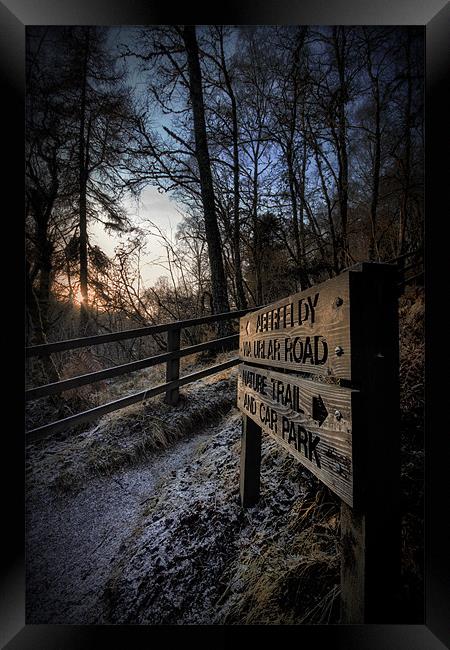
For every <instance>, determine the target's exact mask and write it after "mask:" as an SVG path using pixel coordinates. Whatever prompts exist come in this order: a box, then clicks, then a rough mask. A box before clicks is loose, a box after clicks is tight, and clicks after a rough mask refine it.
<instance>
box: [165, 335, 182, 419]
mask: <svg viewBox="0 0 450 650" xmlns="http://www.w3.org/2000/svg"><path fill="white" fill-rule="evenodd" d="M180 334H181V329H180V328H177V329H171V330H168V332H167V352H177V351H178V350H179V349H180ZM179 378H180V359H179V358H178V359H171V360H170V361H167V362H166V382H169V381H174V380H175V379H179ZM179 394H180V391H179V388H172V390H168V391H167V392H166V398H165V402H166V404H170V405H171V406H176V405H177V404H178V398H179Z"/></svg>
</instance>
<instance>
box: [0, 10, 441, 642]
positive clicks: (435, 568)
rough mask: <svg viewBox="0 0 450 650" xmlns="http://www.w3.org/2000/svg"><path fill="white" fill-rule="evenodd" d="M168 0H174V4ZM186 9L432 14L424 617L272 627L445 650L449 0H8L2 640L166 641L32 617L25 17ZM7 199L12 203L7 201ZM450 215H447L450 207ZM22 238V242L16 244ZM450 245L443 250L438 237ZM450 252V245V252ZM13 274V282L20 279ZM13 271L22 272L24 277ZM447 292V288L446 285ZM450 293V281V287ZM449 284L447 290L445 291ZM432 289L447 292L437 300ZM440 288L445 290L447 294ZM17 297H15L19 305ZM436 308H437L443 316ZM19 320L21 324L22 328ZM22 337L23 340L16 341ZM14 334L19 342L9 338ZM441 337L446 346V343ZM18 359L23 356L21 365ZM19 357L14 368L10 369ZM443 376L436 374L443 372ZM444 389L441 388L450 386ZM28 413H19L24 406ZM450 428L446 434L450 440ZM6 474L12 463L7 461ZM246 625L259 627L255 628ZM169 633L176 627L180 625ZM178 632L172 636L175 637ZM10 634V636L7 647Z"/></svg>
mask: <svg viewBox="0 0 450 650" xmlns="http://www.w3.org/2000/svg"><path fill="white" fill-rule="evenodd" d="M167 4H169V3H167ZM174 16H176V17H177V19H179V22H180V23H183V22H184V23H191V24H296V23H306V24H316V25H317V24H322V25H329V24H355V25H357V24H367V25H369V24H370V25H372V24H391V25H423V26H424V27H425V34H426V130H425V133H426V176H425V179H426V220H425V242H426V255H425V284H426V296H427V301H426V305H427V306H426V441H427V442H426V539H425V546H426V562H425V567H426V575H425V579H426V588H425V591H426V594H425V603H424V607H425V624H424V625H401V624H398V625H367V626H365V625H362V626H342V625H339V626H301V628H297V627H295V628H285V629H282V630H281V629H280V628H279V627H277V628H276V629H273V628H270V626H267V628H266V627H265V629H264V635H266V634H269V635H271V634H276V635H277V638H278V635H279V633H280V632H282V634H283V636H284V634H285V633H286V632H289V633H295V639H296V642H298V643H299V642H300V641H301V643H302V645H303V646H304V647H305V646H307V645H312V644H314V645H315V646H317V645H319V646H320V645H322V644H330V645H331V644H332V645H333V647H334V648H337V647H338V648H343V649H344V648H345V650H353V649H356V648H358V649H359V648H362V649H365V648H367V649H368V650H372V649H373V650H375V649H376V650H391V649H392V650H394V649H395V650H397V649H400V648H405V650H438V649H441V648H444V647H450V604H449V591H450V588H449V587H450V583H449V582H448V571H446V570H445V569H446V568H447V569H448V566H449V559H448V554H449V553H448V547H449V544H448V540H447V539H446V538H445V537H443V530H442V528H443V524H442V519H443V518H444V517H445V516H446V513H445V501H446V500H445V493H446V484H445V483H446V482H445V480H444V477H445V467H446V459H447V458H448V457H449V454H448V453H445V451H443V446H444V444H445V442H446V439H447V438H448V433H447V431H443V428H444V429H445V425H444V420H443V409H444V407H443V406H442V405H445V399H446V397H445V393H444V388H443V386H442V385H438V384H440V382H436V379H435V377H436V375H435V373H434V369H437V368H438V367H440V366H441V365H442V364H445V361H444V359H443V355H444V353H445V350H443V349H442V348H443V347H445V346H442V341H441V340H440V339H439V337H433V336H432V328H433V322H436V320H437V307H436V304H437V302H438V301H439V300H442V293H441V292H440V291H439V289H436V284H437V281H438V278H439V276H440V275H441V268H440V265H441V263H442V260H445V259H446V253H445V249H444V245H445V243H446V241H447V240H446V238H442V237H441V236H440V232H441V230H440V229H441V225H443V222H444V221H445V219H444V218H443V217H444V211H443V207H444V194H445V189H446V183H447V184H448V180H447V179H446V176H445V172H446V168H445V164H442V162H440V156H439V152H440V151H441V150H442V148H443V147H444V148H445V147H446V146H447V149H448V134H447V137H446V131H445V127H446V126H447V124H448V109H447V108H446V105H445V104H444V103H443V99H442V98H443V96H444V88H445V84H446V81H447V70H448V58H449V54H448V52H449V48H448V40H449V34H448V25H449V23H450V20H449V19H450V9H449V6H448V3H446V2H445V0H428V1H427V2H426V3H425V2H423V0H392V1H391V2H387V1H386V0H337V1H335V2H326V3H325V2H323V1H322V2H319V1H318V0H298V1H297V2H295V1H292V0H277V1H275V0H272V1H271V0H258V1H257V0H254V1H253V2H246V3H244V2H243V0H241V2H239V3H237V2H228V3H227V4H226V5H224V8H223V11H222V12H221V13H220V8H218V7H217V6H215V7H212V6H205V7H202V9H201V10H200V9H198V10H196V9H195V7H193V6H190V5H189V4H184V5H183V6H182V7H177V6H176V4H174V3H173V2H172V3H170V6H164V4H163V3H156V2H152V1H151V0H147V1H145V0H129V1H128V2H124V1H120V0H40V1H39V2H36V1H35V0H2V1H0V62H1V67H2V82H3V83H2V88H3V102H2V103H3V108H6V116H5V117H4V118H3V126H4V138H5V140H8V138H9V140H10V142H9V143H6V144H5V145H4V146H5V149H4V151H3V156H2V158H3V161H2V162H3V163H5V170H4V173H3V174H2V177H1V178H2V181H3V186H4V191H3V192H2V194H3V198H4V199H6V198H10V199H12V204H11V207H10V208H9V211H7V210H6V208H4V219H5V221H4V224H5V223H7V227H6V225H4V229H3V232H4V234H5V236H6V234H7V235H8V237H9V234H10V232H11V229H10V225H11V226H14V230H15V237H16V238H17V239H15V240H14V244H12V243H11V244H9V243H8V245H6V242H5V241H3V245H4V247H5V249H6V248H7V249H8V250H9V251H11V250H12V251H13V255H12V260H13V262H12V263H13V267H11V268H12V271H10V267H8V273H7V276H8V277H7V278H6V280H7V281H6V282H5V283H4V284H5V285H7V286H5V294H4V296H3V298H4V300H3V304H4V305H5V304H6V305H7V306H8V319H6V312H5V314H4V316H5V318H4V319H3V320H5V323H6V321H7V332H6V334H4V337H3V339H2V341H3V342H4V343H5V341H8V346H7V347H10V346H11V350H15V351H16V353H15V355H14V360H15V362H14V367H15V368H16V369H17V375H16V376H17V381H15V382H9V381H8V385H7V386H6V387H5V392H4V411H5V416H6V412H9V413H11V415H13V416H14V417H13V424H12V425H10V426H8V427H5V428H4V435H3V440H2V442H3V453H4V459H7V462H4V467H5V466H7V469H8V472H6V474H7V477H6V479H7V480H6V483H5V487H4V488H3V499H2V504H3V523H4V526H3V535H2V542H3V544H2V546H3V549H4V550H3V554H2V574H1V584H2V596H1V603H2V604H1V613H0V614H1V620H0V629H1V636H0V640H1V641H2V647H7V648H8V650H17V649H19V648H30V649H31V648H33V649H38V648H39V649H40V648H43V649H44V648H45V650H51V649H53V648H55V649H56V648H57V649H58V650H59V649H61V648H64V649H68V648H88V647H98V646H99V644H103V643H104V644H105V645H107V644H109V643H118V644H119V646H120V647H123V648H140V647H144V646H145V647H149V645H150V644H151V641H153V642H154V643H156V637H155V635H154V628H152V629H149V628H147V627H141V626H98V627H96V626H68V625H67V626H66V625H58V626H53V625H25V611H24V609H25V606H24V605H25V597H24V590H25V568H24V565H25V563H24V469H25V468H24V438H23V431H24V427H23V424H22V423H23V419H21V418H20V414H21V413H22V414H23V411H24V402H23V397H22V395H23V384H24V382H23V372H22V368H23V365H21V359H22V358H23V357H21V354H20V353H19V350H20V351H22V350H23V337H22V331H23V330H22V329H21V322H24V320H25V319H24V320H23V321H21V320H20V319H21V316H24V264H23V261H24V260H23V241H24V232H23V219H22V215H23V197H24V178H23V176H24V174H23V142H24V88H25V73H24V67H25V66H24V61H25V56H24V55H25V27H26V26H27V25H68V24H99V25H122V24H123V25H125V24H134V25H139V24H168V23H170V22H171V21H172V20H173V17H174ZM4 205H5V203H4V202H3V206H4ZM445 217H446V218H448V215H445ZM13 246H14V249H13V248H12V247H13ZM440 246H441V249H440V248H439V247H440ZM447 255H448V253H447ZM9 280H11V281H9ZM13 280H14V282H13ZM435 292H436V294H435ZM444 293H445V290H444ZM446 293H447V294H448V289H447V291H446ZM431 295H437V296H438V297H437V298H436V300H435V299H434V298H432V297H431ZM439 296H440V298H439ZM14 304H15V306H13V305H14ZM433 314H435V315H436V318H435V317H433ZM12 330H13V331H12ZM14 336H16V337H17V340H14ZM10 341H11V343H10ZM438 346H439V348H438ZM11 368H12V366H11ZM9 369H10V367H9V366H7V367H4V371H5V372H6V371H9ZM435 382H436V383H435ZM439 391H441V394H439ZM18 416H19V417H18ZM444 438H445V440H444ZM4 474H5V472H4ZM161 631H162V632H163V633H164V635H166V634H168V636H169V639H168V641H169V642H173V640H174V639H175V636H174V635H176V637H177V638H179V639H180V641H181V642H182V643H186V642H189V641H190V640H191V639H190V638H189V637H190V636H191V637H192V635H195V636H196V642H198V638H199V635H198V632H199V631H200V632H201V633H202V635H203V636H204V638H205V639H209V637H210V634H211V633H213V634H214V636H215V637H216V641H215V643H216V644H219V645H220V644H221V645H223V646H228V645H229V644H230V643H231V640H232V637H234V636H235V635H236V632H239V634H240V633H241V632H243V631H244V629H243V628H242V627H238V628H225V627H223V628H222V627H220V629H219V630H218V629H217V628H216V629H211V628H208V627H202V628H201V629H200V630H199V628H196V627H195V626H187V627H183V629H182V630H181V629H179V628H178V629H177V628H174V627H171V628H170V630H168V629H166V628H164V630H161ZM245 631H246V633H247V634H248V633H250V636H251V637H253V632H254V629H253V628H247V629H246V630H245ZM169 632H170V634H169ZM166 638H167V637H166ZM3 644H6V646H4V645H3Z"/></svg>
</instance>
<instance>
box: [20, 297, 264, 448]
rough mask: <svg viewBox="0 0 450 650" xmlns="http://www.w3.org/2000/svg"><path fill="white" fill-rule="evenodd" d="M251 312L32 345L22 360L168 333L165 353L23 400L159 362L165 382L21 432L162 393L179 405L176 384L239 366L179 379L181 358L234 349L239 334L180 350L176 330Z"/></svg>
mask: <svg viewBox="0 0 450 650" xmlns="http://www.w3.org/2000/svg"><path fill="white" fill-rule="evenodd" d="M255 309H259V307H254V308H253V309H242V310H239V311H230V312H225V313H222V314H215V315H212V316H202V317H200V318H192V319H189V320H184V321H173V322H171V323H165V324H163V325H151V326H149V327H140V328H136V329H131V330H124V331H122V332H113V333H112V334H100V335H96V336H87V337H83V338H78V339H68V340H65V341H58V342H56V343H46V344H43V345H36V346H33V347H28V348H26V357H27V358H30V357H33V356H36V355H39V356H42V355H49V354H53V353H55V352H61V351H63V350H73V349H77V348H82V347H88V346H94V345H99V344H102V343H109V342H113V341H121V340H124V339H130V338H137V337H141V336H149V335H151V334H156V333H159V332H167V352H164V353H162V354H157V355H154V356H152V357H147V358H146V359H140V360H139V361H133V362H131V363H125V364H121V365H118V366H113V367H111V368H105V369H104V370H99V371H97V372H90V373H87V374H84V375H78V376H77V377H71V378H70V379H64V380H62V381H57V382H53V383H51V384H45V385H43V386H37V387H35V388H29V389H28V390H26V391H25V400H26V401H31V400H35V399H39V398H41V397H45V396H47V395H55V394H57V393H61V392H63V391H66V390H70V389H73V388H78V387H80V386H84V385H86V384H92V383H95V382H98V381H101V380H103V379H109V378H111V377H117V376H119V375H123V374H125V373H130V372H135V371H136V370H141V369H143V368H148V367H150V366H155V365H158V364H162V363H165V364H166V383H164V384H160V385H158V386H155V387H154V388H150V389H147V390H144V391H140V392H139V393H134V394H132V395H128V396H127V397H122V398H120V399H118V400H114V401H112V402H108V403H106V404H102V405H101V406H97V407H95V408H92V409H88V410H87V411H83V412H81V413H76V414H74V415H71V416H69V417H67V418H63V419H62V420H58V421H56V422H51V423H49V424H45V425H43V426H40V427H37V428H36V429H31V430H30V431H27V432H26V439H27V441H30V442H31V441H36V440H40V439H42V438H46V437H47V436H49V435H51V434H54V433H58V432H60V431H63V430H64V429H66V428H68V427H70V426H73V425H74V424H79V423H81V422H89V421H91V420H95V419H97V418H99V417H101V416H102V415H105V414H106V413H111V412H112V411H116V410H118V409H122V408H125V407H126V406H129V405H130V404H135V403H137V402H143V401H145V400H147V399H149V398H150V397H154V396H155V395H160V394H161V393H165V394H166V402H167V403H168V404H171V405H176V404H177V402H178V397H179V391H178V389H179V387H180V386H184V385H186V384H189V383H191V382H193V381H197V380H198V379H201V378H203V377H207V376H209V375H213V374H216V373H219V372H221V371H222V370H225V369H227V368H231V367H232V366H235V365H236V364H238V363H239V359H238V358H234V359H230V360H229V361H226V362H225V363H221V364H218V365H215V366H212V367H210V368H206V369H204V370H200V371H198V372H194V373H191V374H190V375H186V376H185V377H181V378H180V359H181V358H182V357H185V356H189V355H191V354H195V353H197V352H201V351H203V350H214V349H223V350H226V349H233V348H236V347H238V343H239V334H232V335H231V336H225V337H222V338H219V339H214V340H212V341H206V342H205V343H199V344H197V345H191V346H188V347H185V348H180V339H181V330H182V329H186V328H188V327H193V326H194V325H203V324H205V323H213V322H217V321H224V320H233V319H236V318H240V317H241V316H244V315H245V314H247V313H249V312H251V311H255Z"/></svg>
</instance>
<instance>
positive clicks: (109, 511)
mask: <svg viewBox="0 0 450 650" xmlns="http://www.w3.org/2000/svg"><path fill="white" fill-rule="evenodd" d="M234 399H235V370H234V371H231V372H228V373H227V376H226V377H221V378H219V379H218V380H217V379H216V380H214V378H212V379H211V380H210V381H207V380H206V381H203V382H197V384H193V385H192V386H190V387H189V389H188V390H186V391H185V393H184V399H183V400H182V402H181V405H180V407H177V409H175V410H172V411H171V410H170V409H169V407H166V406H165V405H164V404H163V403H162V402H159V403H155V402H154V403H153V404H152V405H151V406H150V407H149V408H148V409H147V411H146V415H145V414H144V415H142V413H141V417H140V420H139V422H140V428H139V429H138V430H137V429H136V428H135V431H134V433H133V431H131V433H130V430H129V429H130V427H129V424H130V422H133V423H135V421H136V418H135V417H133V413H128V415H127V416H126V417H125V418H124V419H123V420H120V419H119V424H120V423H122V425H121V426H118V423H117V420H115V421H112V420H111V419H109V420H108V419H106V422H102V423H100V424H99V425H97V426H96V427H93V428H92V429H91V430H90V431H88V432H85V433H84V434H81V435H79V436H78V437H77V439H76V440H75V439H72V438H69V439H67V440H59V441H56V442H55V441H54V442H50V443H46V444H44V445H42V444H41V445H36V446H35V447H34V448H32V449H31V450H29V454H28V459H27V460H28V497H27V536H26V541H27V622H28V623H82V624H90V623H138V624H139V623H147V624H220V623H224V622H225V623H226V622H231V623H232V622H242V621H243V620H244V622H245V620H246V619H250V620H249V622H251V621H252V619H253V618H254V617H255V616H256V618H257V619H258V617H262V619H263V620H260V621H259V622H266V618H267V617H268V616H269V615H268V614H267V611H266V610H267V607H268V606H269V605H270V610H271V611H273V612H276V611H277V603H276V602H275V603H274V604H270V603H269V601H270V600H271V599H275V601H277V599H278V600H280V599H281V600H283V599H284V600H285V598H286V593H284V592H285V591H286V589H287V591H289V583H290V582H292V580H291V578H289V572H290V570H291V569H292V567H294V568H296V569H298V567H299V566H300V565H301V561H302V558H301V553H300V552H299V549H296V548H294V547H291V546H292V545H291V544H290V542H289V539H288V538H287V537H286V535H287V531H289V530H290V526H291V528H292V525H293V524H295V523H296V522H298V521H299V507H300V506H301V504H302V503H304V498H305V495H306V493H307V492H308V485H309V483H310V482H311V479H310V478H309V477H308V474H307V472H306V471H305V470H303V469H302V468H301V466H300V465H299V464H298V463H297V462H296V461H295V460H294V459H292V458H290V457H288V456H287V454H286V453H285V452H284V451H283V449H281V448H280V447H279V446H278V445H276V444H275V443H274V442H273V441H271V440H269V439H268V438H265V439H264V444H263V462H262V472H261V480H262V497H261V501H260V503H259V504H258V506H256V507H254V508H251V509H249V510H246V511H244V510H243V509H242V508H241V506H240V503H239V452H240V414H239V412H238V411H237V410H236V409H235V408H234V406H232V404H233V402H234ZM205 405H207V408H208V413H209V419H210V420H211V417H213V423H212V424H205V425H203V426H201V425H200V426H199V425H198V424H197V425H196V424H195V422H196V421H197V420H196V417H194V416H199V414H200V415H201V413H203V412H204V409H205ZM202 409H203V410H202ZM141 410H142V409H141ZM226 411H227V412H226ZM197 419H198V420H201V417H198V418H197ZM177 421H178V426H175V424H176V422H177ZM164 422H165V423H166V426H164ZM169 423H170V425H171V426H170V427H167V424H169ZM183 424H185V425H186V428H187V429H189V430H190V432H189V433H188V434H187V435H185V436H182V435H180V436H177V439H174V440H172V441H170V445H169V446H166V445H164V446H165V448H163V449H161V450H159V451H158V450H155V449H151V447H152V445H150V446H149V445H147V447H146V438H145V435H144V432H147V433H146V435H147V439H148V440H153V441H154V432H153V433H152V432H151V431H149V429H151V428H152V427H155V426H157V434H158V435H157V436H156V441H158V439H159V440H160V441H164V442H166V441H165V439H164V436H166V437H167V431H168V430H176V431H180V430H181V428H182V425H183ZM113 425H114V426H113ZM111 431H113V432H114V433H113V434H111ZM118 431H122V434H121V435H120V437H119V438H117V435H118V433H117V432H118ZM108 435H109V436H111V435H114V436H116V439H115V440H111V439H108ZM118 440H120V441H121V444H122V448H123V449H125V450H126V453H125V454H122V455H120V454H119V455H118V457H117V458H115V459H113V462H112V464H110V465H108V464H107V463H106V462H105V459H104V457H103V456H101V457H100V461H99V458H98V449H97V447H98V444H99V441H100V443H102V445H103V446H104V445H106V446H107V447H108V445H110V446H111V447H112V445H113V443H117V442H118ZM133 445H134V446H133ZM153 446H154V445H153ZM135 448H136V449H137V448H138V449H139V450H140V451H141V454H137V453H136V449H135ZM143 451H144V452H145V453H142V452H143ZM93 459H94V460H93ZM105 472H106V475H105ZM71 480H72V483H71ZM312 487H313V486H311V488H312ZM334 505H335V504H333V503H332V504H331V505H330V507H331V508H333V506H334ZM335 523H336V522H335V521H334V522H333V521H332V522H331V528H332V530H330V531H329V540H330V544H331V546H330V548H329V552H330V553H331V557H332V558H333V557H334V556H335V555H336V557H337V548H334V541H333V540H335V538H336V535H335V532H336V531H335V529H334V528H335ZM333 526H334V528H333ZM294 528H295V526H294ZM324 532H326V531H322V534H323V533H324ZM291 534H294V531H293V530H292V531H291ZM288 537H289V535H288ZM297 537H298V535H297ZM280 561H281V562H282V563H283V564H285V565H286V566H285V567H284V568H283V572H284V573H285V574H286V580H284V579H283V580H281V581H280ZM329 564H330V563H329V562H328V564H327V566H328V565H329ZM331 564H332V565H333V562H332V563H331ZM336 568H337V564H336V566H334V567H333V568H332V575H331V580H332V583H331V587H332V592H331V593H332V595H333V593H334V592H333V588H334V582H335V581H337V579H338V575H337V571H336ZM283 572H282V577H283V576H284V573H283ZM275 576H276V577H277V579H278V582H279V584H278V583H277V582H276V581H275V580H274V579H273V578H274V577H275ZM277 585H278V586H279V589H278V591H279V592H280V593H278V592H277V589H275V588H274V587H276V586H277ZM288 595H289V594H288ZM249 598H250V601H249ZM258 599H259V600H260V601H261V603H260V604H261V607H262V609H261V607H260V608H259V609H258V602H257V601H258ZM294 600H295V599H294ZM280 602H281V601H280ZM260 610H261V611H260ZM264 612H266V613H264ZM277 616H279V614H275V618H277ZM267 622H269V621H267Z"/></svg>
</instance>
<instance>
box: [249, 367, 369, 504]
mask: <svg viewBox="0 0 450 650" xmlns="http://www.w3.org/2000/svg"><path fill="white" fill-rule="evenodd" d="M357 393H358V391H354V390H350V389H349V388H342V387H341V386H337V385H335V384H326V383H322V382H318V381H312V380H310V379H304V378H302V377H300V376H298V375H293V374H287V373H280V372H275V371H273V370H268V369H265V368H257V367H255V366H248V365H246V364H242V365H241V366H240V368H239V376H238V407H239V408H240V410H241V411H242V412H243V413H244V414H245V415H247V416H248V417H249V418H251V419H252V420H253V421H254V422H256V423H257V424H258V425H259V426H260V427H261V428H262V429H263V430H264V431H266V432H267V433H268V434H269V435H271V436H272V437H274V438H275V439H276V440H277V441H278V442H279V443H280V444H281V445H282V446H283V447H284V448H285V449H286V450H287V451H289V452H290V453H291V454H292V455H293V456H295V457H296V458H297V459H298V460H299V461H300V462H301V463H302V464H303V465H304V466H305V467H307V468H308V469H309V470H310V471H311V472H312V473H313V474H314V475H315V476H317V478H319V479H320V480H321V481H322V482H323V483H325V485H327V486H328V487H329V488H330V489H331V490H333V492H335V493H336V494H337V495H338V496H339V497H340V498H341V499H342V500H343V501H345V502H346V503H347V504H348V505H350V506H353V467H352V401H353V400H354V399H355V398H356V395H357Z"/></svg>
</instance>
